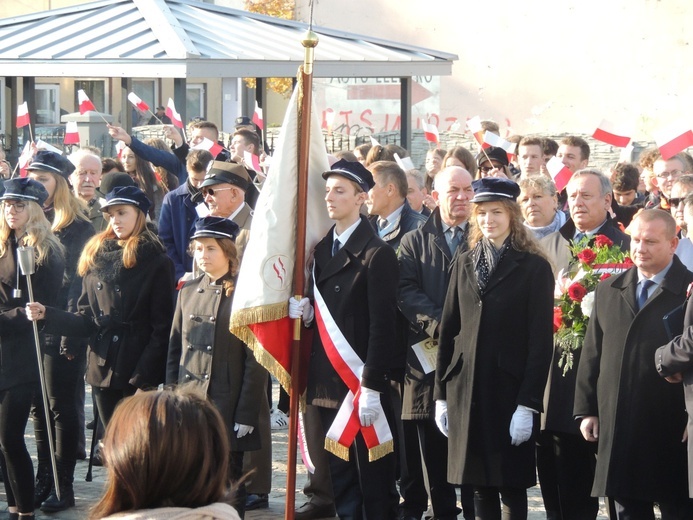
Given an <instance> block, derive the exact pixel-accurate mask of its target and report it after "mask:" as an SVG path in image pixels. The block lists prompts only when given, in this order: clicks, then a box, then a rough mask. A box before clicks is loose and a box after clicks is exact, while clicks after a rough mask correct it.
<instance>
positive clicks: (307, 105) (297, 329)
mask: <svg viewBox="0 0 693 520" xmlns="http://www.w3.org/2000/svg"><path fill="white" fill-rule="evenodd" d="M301 44H302V45H303V47H304V48H305V58H304V62H303V66H302V67H301V69H300V71H299V89H300V90H299V93H302V95H300V96H299V98H298V100H299V103H300V114H299V129H298V134H299V135H298V204H297V212H296V213H297V215H296V230H297V232H296V262H295V264H294V293H295V295H296V298H297V299H299V300H300V299H301V298H302V297H303V291H304V289H305V278H306V276H305V268H306V254H305V251H306V220H307V200H308V166H309V165H308V157H309V155H310V122H311V106H312V94H313V61H314V56H315V51H314V49H315V46H316V45H317V44H318V35H317V34H315V33H314V32H313V31H312V30H308V31H307V32H306V34H305V35H304V36H303V40H301ZM293 330H294V332H293V342H292V343H293V344H292V349H291V389H290V390H291V392H290V393H289V397H290V400H289V452H288V456H287V472H286V507H285V513H284V518H285V519H287V520H293V519H294V512H295V507H296V504H295V501H296V447H297V433H298V402H299V399H300V395H299V391H300V377H301V373H300V371H301V368H302V367H301V363H300V360H301V355H300V349H301V320H300V319H297V320H294V328H293Z"/></svg>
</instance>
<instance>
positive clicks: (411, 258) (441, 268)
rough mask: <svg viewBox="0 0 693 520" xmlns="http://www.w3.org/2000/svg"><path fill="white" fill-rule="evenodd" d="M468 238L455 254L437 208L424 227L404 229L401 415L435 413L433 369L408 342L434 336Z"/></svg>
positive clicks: (423, 416) (400, 302)
mask: <svg viewBox="0 0 693 520" xmlns="http://www.w3.org/2000/svg"><path fill="white" fill-rule="evenodd" d="M466 246H467V241H466V238H465V239H463V240H462V241H461V242H460V245H459V246H458V247H457V251H455V254H454V255H453V254H452V253H451V252H450V249H449V247H448V243H447V241H446V240H445V233H444V232H443V226H442V222H441V219H440V209H438V208H436V209H435V210H434V211H433V214H432V215H431V217H430V218H429V219H428V220H427V221H426V223H425V224H424V226H423V227H422V228H419V229H416V230H414V231H411V232H409V233H407V234H406V235H404V237H403V238H402V241H401V243H400V247H399V255H398V260H399V297H398V305H399V309H400V311H401V312H402V314H404V316H405V317H406V318H407V320H408V322H409V325H410V326H409V328H408V332H409V336H408V338H407V339H408V341H407V347H408V348H407V368H406V373H405V376H404V395H403V398H402V418H403V419H433V418H434V412H435V409H434V407H433V383H434V379H435V372H431V373H429V374H426V373H424V371H423V369H422V368H421V364H420V362H419V360H418V358H417V357H416V354H415V353H414V351H413V349H412V348H410V347H411V345H414V344H415V343H418V342H419V341H422V340H424V339H426V338H434V339H437V338H438V325H439V324H440V319H441V315H442V313H443V304H444V303H445V295H446V294H447V290H448V285H449V284H450V275H451V271H452V265H453V262H454V259H456V258H457V256H458V255H459V254H461V253H462V252H464V251H465V250H466Z"/></svg>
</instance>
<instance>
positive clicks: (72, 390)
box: [31, 350, 86, 464]
mask: <svg viewBox="0 0 693 520" xmlns="http://www.w3.org/2000/svg"><path fill="white" fill-rule="evenodd" d="M85 366H86V355H85V354H84V353H83V354H81V355H79V356H77V357H75V358H74V359H73V360H71V361H70V360H68V359H67V358H66V357H65V356H61V355H60V354H59V353H58V352H57V350H56V352H51V353H47V354H44V356H43V372H44V374H45V377H46V390H47V392H48V403H49V406H50V409H51V429H52V432H53V440H54V441H55V454H56V456H57V458H58V459H60V460H62V461H66V462H68V463H70V462H74V461H75V460H76V459H77V446H78V443H79V439H80V433H81V435H84V433H83V432H84V429H83V427H82V426H81V425H80V421H79V412H78V406H79V402H78V393H79V392H78V389H79V386H82V388H83V387H84V370H85ZM31 417H32V420H33V423H34V435H35V436H36V450H37V451H38V461H39V464H50V444H49V442H48V430H47V428H46V414H45V413H44V411H43V398H42V396H41V394H40V393H39V394H37V395H36V398H35V399H34V405H33V406H32V408H31Z"/></svg>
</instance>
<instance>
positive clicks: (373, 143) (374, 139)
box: [371, 136, 380, 146]
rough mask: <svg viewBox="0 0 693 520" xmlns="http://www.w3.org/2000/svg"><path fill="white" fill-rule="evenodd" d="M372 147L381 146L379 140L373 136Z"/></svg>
mask: <svg viewBox="0 0 693 520" xmlns="http://www.w3.org/2000/svg"><path fill="white" fill-rule="evenodd" d="M371 146H380V143H379V142H378V140H377V139H376V138H375V137H373V136H371Z"/></svg>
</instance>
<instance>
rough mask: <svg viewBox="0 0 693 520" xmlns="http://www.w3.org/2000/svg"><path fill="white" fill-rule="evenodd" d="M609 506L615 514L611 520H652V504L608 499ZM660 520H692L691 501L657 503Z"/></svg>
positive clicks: (631, 500)
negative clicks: (660, 514)
mask: <svg viewBox="0 0 693 520" xmlns="http://www.w3.org/2000/svg"><path fill="white" fill-rule="evenodd" d="M608 501H609V506H610V509H612V510H613V511H614V512H615V513H616V518H612V519H611V520H654V518H655V515H654V504H653V503H652V502H646V501H644V500H633V499H632V498H618V497H614V498H609V500H608ZM658 505H659V511H660V512H661V513H662V520H691V519H693V501H691V500H690V499H681V500H664V501H659V502H658Z"/></svg>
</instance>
